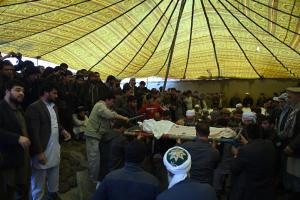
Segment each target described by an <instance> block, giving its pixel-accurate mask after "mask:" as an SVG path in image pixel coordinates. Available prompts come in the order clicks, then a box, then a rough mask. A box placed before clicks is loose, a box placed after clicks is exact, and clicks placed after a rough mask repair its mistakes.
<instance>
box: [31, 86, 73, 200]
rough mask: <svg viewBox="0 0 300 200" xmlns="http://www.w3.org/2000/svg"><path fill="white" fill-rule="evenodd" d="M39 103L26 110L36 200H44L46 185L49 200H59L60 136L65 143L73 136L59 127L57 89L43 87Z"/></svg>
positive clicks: (32, 186)
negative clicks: (65, 140)
mask: <svg viewBox="0 0 300 200" xmlns="http://www.w3.org/2000/svg"><path fill="white" fill-rule="evenodd" d="M41 92H42V93H41V98H40V100H38V101H36V102H34V103H33V104H31V105H30V106H29V107H28V108H27V110H26V115H25V116H26V120H27V123H28V131H29V136H30V138H31V140H32V141H34V142H32V144H33V145H32V146H31V154H32V177H31V188H32V198H33V200H41V199H43V196H44V186H45V184H46V183H47V191H48V193H47V199H49V200H57V199H59V197H58V196H57V191H58V186H59V163H60V144H59V134H60V133H61V134H62V135H63V136H64V137H65V138H66V139H69V138H70V134H69V133H68V132H66V131H65V130H63V129H62V128H61V127H60V124H59V120H58V114H57V108H56V106H55V104H54V102H55V100H56V98H57V97H58V89H57V88H56V87H55V86H54V85H53V84H51V83H46V84H45V85H43V88H42V91H41Z"/></svg>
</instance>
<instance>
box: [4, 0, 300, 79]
mask: <svg viewBox="0 0 300 200" xmlns="http://www.w3.org/2000/svg"><path fill="white" fill-rule="evenodd" d="M184 2H185V1H184V0H105V1H104V0H102V1H101V0H36V1H28V0H27V1H24V0H3V1H1V2H0V13H1V15H0V27H1V31H0V50H1V51H2V52H9V51H16V52H22V53H23V54H24V55H25V56H29V57H36V56H42V59H44V60H47V61H51V62H54V63H61V62H65V63H68V64H69V65H70V66H71V67H72V68H74V69H81V68H86V69H92V70H94V71H98V72H100V74H101V76H102V77H106V76H107V75H109V74H113V75H116V76H118V77H119V78H124V77H131V76H135V77H146V76H161V77H163V76H165V73H166V69H167V64H168V58H169V55H170V47H171V44H172V40H173V37H174V34H175V30H176V24H177V20H179V18H178V15H179V11H180V8H181V6H183V3H184ZM176 36H177V37H176V43H175V47H174V51H173V57H172V62H171V65H170V73H169V77H174V78H200V77H209V76H210V74H211V76H212V77H230V78H259V77H264V78H299V76H300V56H299V55H300V1H299V0H186V3H185V4H184V7H183V13H182V16H181V18H180V23H179V27H178V32H177V35H176Z"/></svg>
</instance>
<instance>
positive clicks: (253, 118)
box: [242, 112, 256, 123]
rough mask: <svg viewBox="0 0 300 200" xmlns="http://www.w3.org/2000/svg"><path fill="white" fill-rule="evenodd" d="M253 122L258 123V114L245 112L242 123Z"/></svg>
mask: <svg viewBox="0 0 300 200" xmlns="http://www.w3.org/2000/svg"><path fill="white" fill-rule="evenodd" d="M245 120H251V121H253V122H255V123H256V114H255V113H254V112H244V113H243V115H242V121H245Z"/></svg>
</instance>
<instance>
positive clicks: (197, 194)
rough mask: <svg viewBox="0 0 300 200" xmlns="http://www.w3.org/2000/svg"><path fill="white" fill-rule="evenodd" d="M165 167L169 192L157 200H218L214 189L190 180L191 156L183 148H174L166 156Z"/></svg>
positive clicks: (162, 194)
mask: <svg viewBox="0 0 300 200" xmlns="http://www.w3.org/2000/svg"><path fill="white" fill-rule="evenodd" d="M163 160H164V165H165V167H166V169H167V171H168V179H169V186H168V190H166V191H164V192H163V193H161V194H160V195H159V196H158V197H157V198H156V199H157V200H182V199H188V200H198V199H205V200H216V199H217V198H216V194H215V192H214V190H213V188H212V187H211V186H210V185H208V184H201V183H198V182H193V181H191V180H190V179H189V171H190V168H191V155H190V154H189V152H188V151H187V150H185V149H184V148H182V147H178V146H175V147H172V148H170V149H169V150H168V151H167V152H166V153H165V155H164V158H163Z"/></svg>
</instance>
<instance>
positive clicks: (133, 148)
mask: <svg viewBox="0 0 300 200" xmlns="http://www.w3.org/2000/svg"><path fill="white" fill-rule="evenodd" d="M145 156H146V146H145V144H144V143H143V142H141V141H139V140H133V141H132V142H130V143H129V144H128V145H127V147H126V149H125V161H126V162H131V163H141V162H143V160H144V159H145Z"/></svg>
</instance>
